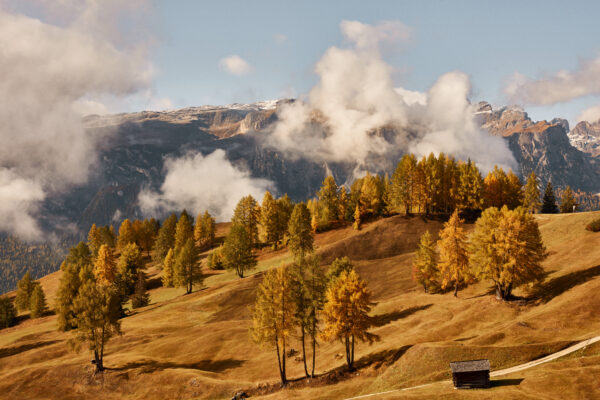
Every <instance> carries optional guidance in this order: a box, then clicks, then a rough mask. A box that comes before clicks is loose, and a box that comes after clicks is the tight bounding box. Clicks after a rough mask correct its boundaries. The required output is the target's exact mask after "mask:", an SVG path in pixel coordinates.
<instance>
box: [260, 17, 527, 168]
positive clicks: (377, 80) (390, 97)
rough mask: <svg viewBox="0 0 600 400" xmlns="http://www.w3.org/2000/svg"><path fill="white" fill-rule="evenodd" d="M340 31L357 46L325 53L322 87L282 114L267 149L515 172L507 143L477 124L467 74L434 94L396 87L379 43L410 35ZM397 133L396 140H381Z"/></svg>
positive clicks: (349, 27)
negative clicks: (429, 159) (440, 159)
mask: <svg viewBox="0 0 600 400" xmlns="http://www.w3.org/2000/svg"><path fill="white" fill-rule="evenodd" d="M341 29H342V31H343V33H344V35H345V36H346V37H347V38H348V39H349V40H351V41H354V42H355V46H354V47H353V48H349V49H340V48H338V47H331V48H329V49H328V50H327V51H326V52H325V54H324V55H323V57H322V58H321V59H320V60H319V61H318V62H317V64H316V66H315V72H316V73H317V75H318V77H319V81H318V83H317V85H316V86H315V87H313V88H312V89H311V91H310V92H309V94H308V96H307V98H306V99H305V100H304V101H302V100H297V101H295V102H293V103H291V104H288V105H285V106H283V107H282V108H281V109H280V110H279V111H278V122H277V124H275V126H274V128H273V130H272V132H271V134H270V135H269V136H267V137H266V139H265V140H266V141H267V143H269V144H271V145H272V146H274V147H276V148H278V149H280V150H282V151H284V152H286V153H287V154H288V156H290V157H296V158H300V157H309V158H312V159H314V160H317V161H344V162H353V163H356V164H359V165H367V166H368V164H369V163H371V165H372V163H373V162H376V163H378V164H377V165H376V167H380V166H384V165H381V164H380V162H381V160H385V159H386V157H387V156H389V158H387V159H388V160H392V158H393V157H395V156H396V155H397V152H398V150H403V151H413V152H415V153H417V155H419V156H423V155H427V154H429V152H434V153H439V152H445V153H447V154H453V155H455V156H456V157H461V158H471V159H472V160H474V161H475V162H477V163H478V165H480V166H481V167H482V168H484V169H487V168H489V166H490V165H491V166H493V165H494V164H498V165H501V166H503V167H515V166H516V162H515V160H514V158H513V156H512V153H511V152H510V150H509V149H508V146H507V144H506V143H505V142H504V141H503V139H501V138H499V137H494V136H491V135H490V134H489V133H488V132H485V131H482V130H480V129H479V128H478V126H477V125H476V124H475V121H474V115H473V112H474V110H473V108H472V107H471V105H470V104H469V102H468V100H467V97H468V95H469V92H470V90H471V85H470V83H469V79H468V77H467V75H466V74H464V73H460V72H451V73H448V74H445V75H443V76H442V77H440V79H439V80H438V82H437V83H436V84H435V85H434V86H433V87H432V88H431V89H430V90H429V91H428V92H427V93H420V92H414V91H409V90H406V89H403V88H395V87H394V83H393V81H392V78H391V75H392V74H391V73H392V67H391V66H389V65H388V64H387V63H386V62H385V61H384V60H383V58H382V57H381V55H380V51H379V45H380V41H386V42H388V44H392V42H393V41H401V42H403V41H406V40H407V39H408V38H409V32H410V29H409V28H406V27H405V26H404V25H402V24H401V23H394V22H393V21H388V22H386V23H383V24H378V25H376V26H369V25H365V24H362V23H360V22H355V21H352V22H348V21H344V22H342V24H341ZM390 127H393V128H394V129H393V136H392V137H390V135H389V134H388V135H384V134H378V133H381V132H380V131H378V130H379V129H380V128H390ZM390 131H392V130H387V132H388V133H389V132H390ZM388 167H389V164H388Z"/></svg>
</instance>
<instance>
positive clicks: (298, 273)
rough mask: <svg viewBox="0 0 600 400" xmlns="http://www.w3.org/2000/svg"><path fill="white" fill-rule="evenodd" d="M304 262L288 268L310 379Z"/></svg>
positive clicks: (300, 261) (295, 315) (296, 318)
mask: <svg viewBox="0 0 600 400" xmlns="http://www.w3.org/2000/svg"><path fill="white" fill-rule="evenodd" d="M303 261H304V260H303V259H301V260H298V261H296V262H295V263H293V264H292V265H291V266H289V267H288V270H289V273H290V276H291V281H292V284H291V287H290V289H291V294H292V301H293V302H294V310H295V313H294V318H295V320H296V322H297V325H298V328H300V344H301V346H302V361H303V363H304V374H305V376H306V377H307V378H308V377H309V376H310V375H309V374H308V369H307V367H306V331H307V329H308V324H309V321H308V293H307V291H306V289H307V288H306V282H305V280H306V276H305V275H306V274H305V263H304V262H303Z"/></svg>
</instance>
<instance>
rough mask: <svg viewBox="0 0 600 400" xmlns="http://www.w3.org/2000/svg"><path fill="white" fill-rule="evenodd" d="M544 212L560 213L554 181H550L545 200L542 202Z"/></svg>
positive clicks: (545, 192)
mask: <svg viewBox="0 0 600 400" xmlns="http://www.w3.org/2000/svg"><path fill="white" fill-rule="evenodd" d="M542 214H558V206H557V205H556V198H555V197H554V190H553V189H552V182H548V184H547V185H546V190H545V191H544V200H543V202H542Z"/></svg>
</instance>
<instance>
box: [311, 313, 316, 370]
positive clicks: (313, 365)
mask: <svg viewBox="0 0 600 400" xmlns="http://www.w3.org/2000/svg"><path fill="white" fill-rule="evenodd" d="M314 332H315V331H314V324H313V335H312V371H311V373H310V377H311V378H314V377H315V358H316V352H317V335H316V334H315V333H314Z"/></svg>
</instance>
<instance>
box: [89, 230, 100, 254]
mask: <svg viewBox="0 0 600 400" xmlns="http://www.w3.org/2000/svg"><path fill="white" fill-rule="evenodd" d="M88 246H89V248H90V251H91V252H92V255H93V256H94V257H96V256H97V255H98V250H100V246H102V234H101V232H100V230H99V229H98V227H96V224H92V227H91V228H90V231H89V233H88Z"/></svg>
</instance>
